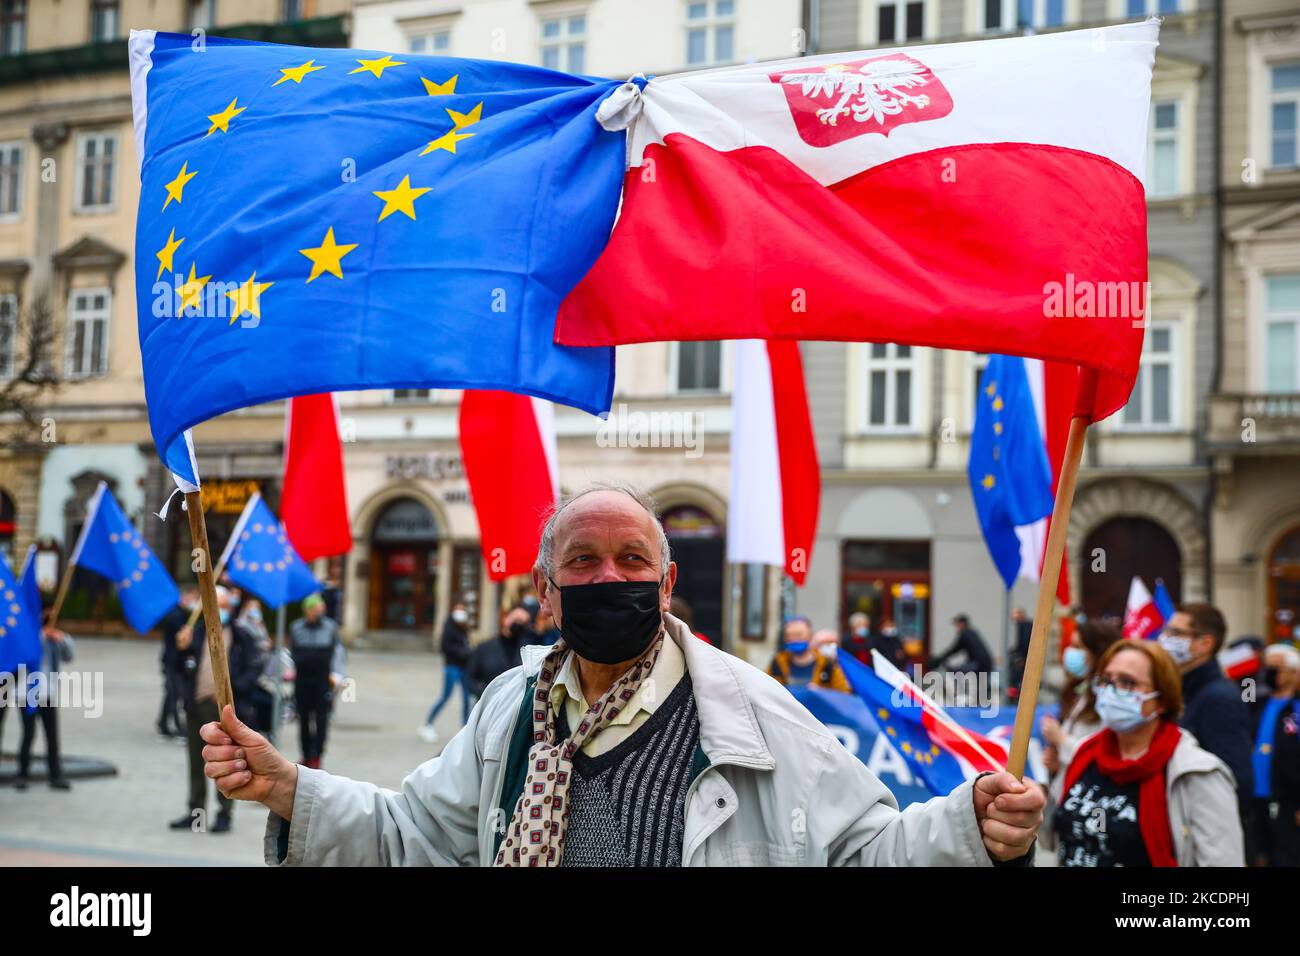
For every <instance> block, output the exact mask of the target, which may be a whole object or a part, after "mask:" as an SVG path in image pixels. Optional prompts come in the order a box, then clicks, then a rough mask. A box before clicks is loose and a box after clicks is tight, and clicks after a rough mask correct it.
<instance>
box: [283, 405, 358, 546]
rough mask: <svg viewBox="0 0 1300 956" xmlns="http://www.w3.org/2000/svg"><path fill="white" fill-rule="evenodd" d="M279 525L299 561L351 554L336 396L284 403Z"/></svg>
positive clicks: (349, 526) (350, 528) (350, 535)
mask: <svg viewBox="0 0 1300 956" xmlns="http://www.w3.org/2000/svg"><path fill="white" fill-rule="evenodd" d="M281 489H282V490H281V492H280V523H281V524H282V525H283V526H284V533H285V534H286V535H288V536H289V541H290V542H291V543H292V544H293V549H294V550H295V551H297V552H298V556H299V557H301V558H302V559H303V560H304V561H312V560H314V559H316V558H326V557H333V556H334V555H336V554H346V553H347V552H349V551H351V550H352V526H351V523H350V522H349V520H348V495H347V485H346V482H345V481H344V477H343V444H342V442H341V441H340V440H339V409H338V401H337V399H335V397H334V396H333V395H332V394H331V393H329V392H326V393H324V394H322V395H299V396H296V397H294V398H291V399H289V405H288V408H287V410H286V412H285V422H284V481H283V483H282V486H281Z"/></svg>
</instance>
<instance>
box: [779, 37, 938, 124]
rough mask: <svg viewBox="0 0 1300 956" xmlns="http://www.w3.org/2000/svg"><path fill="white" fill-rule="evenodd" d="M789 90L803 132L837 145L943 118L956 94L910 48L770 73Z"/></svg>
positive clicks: (787, 99)
mask: <svg viewBox="0 0 1300 956" xmlns="http://www.w3.org/2000/svg"><path fill="white" fill-rule="evenodd" d="M771 80H772V82H773V83H778V84H780V86H781V89H782V90H784V91H785V101H786V103H787V104H789V106H790V113H791V114H792V115H793V116H794V125H795V128H796V129H797V130H798V131H799V137H800V138H801V139H802V140H803V141H804V142H805V143H807V144H808V145H809V146H834V145H835V144H836V143H842V142H844V141H845V140H846V139H852V138H853V137H854V136H861V135H862V134H864V133H881V134H883V135H885V136H888V135H889V131H890V130H892V129H894V127H896V126H902V125H903V124H904V123H920V122H923V121H925V120H933V119H939V118H940V117H943V116H947V115H948V114H949V113H951V112H952V97H951V96H949V95H948V91H947V90H946V89H945V88H944V85H943V84H942V83H940V82H939V80H938V78H937V77H936V76H935V75H934V74H933V73H932V72H931V71H930V68H929V67H928V66H926V65H925V64H924V63H922V62H921V61H920V60H916V59H913V58H912V57H910V56H908V55H907V54H906V53H894V54H891V55H889V56H878V57H874V58H872V59H870V60H854V61H852V62H848V63H833V64H830V65H828V66H822V67H816V68H805V69H800V70H784V71H782V72H781V73H773V74H771Z"/></svg>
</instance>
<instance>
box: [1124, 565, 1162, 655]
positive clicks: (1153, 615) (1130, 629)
mask: <svg viewBox="0 0 1300 956" xmlns="http://www.w3.org/2000/svg"><path fill="white" fill-rule="evenodd" d="M1164 625H1165V619H1164V616H1163V615H1161V613H1160V608H1159V607H1157V606H1156V599H1155V598H1153V597H1152V596H1151V592H1150V590H1148V589H1147V586H1146V582H1145V581H1143V580H1142V578H1140V577H1139V576H1138V575H1136V574H1135V575H1133V582H1132V583H1131V584H1130V585H1129V586H1128V606H1127V607H1126V608H1125V609H1124V627H1123V633H1124V636H1125V637H1131V638H1139V639H1145V638H1148V637H1151V636H1153V635H1155V634H1157V633H1158V632H1159V631H1160V629H1161V628H1162V627H1164Z"/></svg>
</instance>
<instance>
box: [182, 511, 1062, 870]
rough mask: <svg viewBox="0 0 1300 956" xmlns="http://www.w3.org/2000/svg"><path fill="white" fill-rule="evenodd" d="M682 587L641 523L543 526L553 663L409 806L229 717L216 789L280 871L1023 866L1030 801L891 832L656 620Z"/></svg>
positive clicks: (821, 739) (748, 673) (817, 742)
mask: <svg viewBox="0 0 1300 956" xmlns="http://www.w3.org/2000/svg"><path fill="white" fill-rule="evenodd" d="M676 579H677V567H676V565H674V564H673V563H672V561H671V560H670V556H669V552H668V542H667V540H666V539H665V537H664V533H663V529H662V527H661V526H660V524H659V522H658V521H657V520H656V518H655V515H654V512H653V510H652V508H651V507H650V505H649V504H648V502H646V501H645V500H644V499H643V498H641V497H640V496H638V495H637V494H636V493H635V492H633V491H631V490H625V489H619V488H613V487H606V486H602V487H598V488H593V489H588V490H587V491H585V492H583V493H580V494H578V495H576V496H575V497H573V498H571V499H569V500H568V501H566V502H565V503H564V504H563V505H562V506H561V507H560V508H559V509H558V510H557V512H556V513H555V514H554V515H553V516H552V517H551V519H550V520H549V521H548V522H547V524H546V526H545V529H544V531H543V534H542V540H541V547H540V549H539V554H538V557H537V564H536V567H535V568H534V569H533V580H534V582H535V584H536V587H537V591H538V593H539V594H540V595H542V606H543V608H544V609H545V610H547V611H549V612H550V613H552V614H553V615H554V617H555V620H556V621H557V622H558V624H559V626H560V634H561V640H560V641H558V642H557V643H556V644H555V645H554V646H553V647H549V648H548V647H545V646H533V647H528V648H526V649H525V651H524V659H523V664H522V666H520V667H516V668H513V669H512V670H510V671H507V672H506V673H505V674H502V675H501V676H500V677H499V678H497V679H496V680H495V681H493V682H492V684H491V686H489V687H488V689H487V691H486V692H485V693H484V695H483V697H482V699H481V700H480V701H479V703H478V705H477V706H476V707H475V708H474V712H473V713H472V714H471V715H470V720H469V723H468V724H467V725H466V726H465V728H464V729H462V730H461V732H460V733H459V734H457V735H456V737H454V738H453V739H452V740H451V741H450V742H449V743H448V744H447V748H446V749H445V750H444V751H443V752H442V754H441V755H440V756H439V757H437V758H435V759H433V760H430V761H429V762H428V763H425V764H423V765H422V766H420V767H418V768H416V770H415V771H414V772H413V773H412V774H411V775H410V776H408V777H407V778H406V780H405V781H404V782H403V784H402V788H401V790H400V791H397V792H393V791H388V790H382V789H380V788H378V787H375V786H373V785H371V784H368V783H359V782H356V781H352V780H346V779H343V778H340V777H335V776H331V775H329V774H327V773H323V772H320V771H315V770H311V769H308V768H305V767H295V766H294V765H293V764H292V763H290V762H289V761H288V760H286V759H285V758H284V757H282V756H281V755H280V754H279V753H277V752H276V751H275V749H274V748H272V747H271V746H270V744H268V743H267V741H266V740H265V739H264V738H263V737H262V736H261V735H260V734H258V733H256V732H253V731H251V730H249V729H247V728H245V727H243V726H242V725H241V724H240V723H239V721H238V720H237V719H235V716H234V714H233V712H232V711H230V710H227V711H226V712H225V713H224V714H223V715H222V723H221V725H217V724H216V723H212V724H209V725H207V726H206V727H205V728H204V739H205V740H206V741H207V742H208V746H207V747H206V748H205V751H204V753H205V758H206V759H207V761H208V764H207V773H208V775H209V776H211V777H212V778H214V779H215V780H216V781H217V785H218V786H219V787H220V788H221V790H222V791H223V792H224V793H227V794H229V795H230V796H231V797H233V798H235V799H238V800H255V801H258V802H261V803H262V804H263V805H265V806H266V807H267V808H268V809H269V810H270V817H269V819H268V821H267V822H268V826H267V833H266V857H267V861H268V862H269V863H272V864H275V863H280V864H286V865H290V864H292V865H302V864H311V865H341V866H347V865H428V864H440V865H464V866H476V865H489V864H493V863H495V864H496V865H498V866H555V865H562V866H583V865H596V866H601V865H606V866H608V865H633V866H636V865H665V866H674V865H686V866H717V865H738V864H755V865H826V864H831V865H844V864H856V865H868V866H873V865H875V866H887V865H983V866H989V865H992V864H994V863H995V862H998V861H1012V860H1024V859H1028V858H1030V857H1029V854H1030V853H1031V850H1032V844H1033V840H1034V836H1035V833H1036V831H1037V829H1038V827H1039V824H1040V823H1041V820H1042V807H1043V797H1042V791H1041V790H1040V789H1039V788H1038V787H1034V786H1028V787H1026V786H1025V785H1023V784H1021V783H1020V782H1019V781H1017V780H1016V779H1015V778H1014V777H1012V776H1011V775H1010V774H1006V773H1002V774H995V775H988V776H983V777H980V778H978V779H977V780H975V781H973V782H968V783H966V784H963V785H962V786H960V787H958V788H957V789H956V790H955V791H953V793H952V794H950V795H949V796H947V797H942V798H937V799H934V800H931V801H929V802H928V803H926V804H924V805H917V806H913V807H909V808H908V809H907V810H906V811H904V812H902V813H900V812H899V811H898V807H897V804H896V803H895V801H894V798H893V796H892V795H891V794H890V793H889V791H888V790H887V789H885V787H884V786H883V785H882V784H881V783H880V781H879V780H877V779H876V777H875V776H874V775H873V774H872V773H871V772H870V771H869V770H868V769H867V768H866V767H865V766H864V765H863V764H862V763H861V762H859V761H858V760H857V758H856V757H854V756H853V755H852V754H850V753H849V752H848V751H847V750H846V749H845V748H844V747H843V746H842V745H841V744H840V743H839V741H838V740H837V739H836V738H835V737H834V736H833V735H832V734H831V733H830V732H829V731H827V730H826V729H825V728H824V727H823V726H822V725H821V724H820V723H818V722H817V721H816V720H815V719H813V717H812V716H811V715H810V714H809V713H808V712H807V711H806V710H805V709H804V708H803V707H802V706H801V705H799V704H798V703H797V702H796V701H795V700H794V699H793V698H792V697H791V696H790V694H788V693H787V692H786V691H785V689H784V688H782V687H781V686H780V685H779V684H778V683H777V682H776V681H774V680H772V679H771V678H769V677H768V676H767V675H765V674H763V673H762V672H761V671H759V670H757V669H755V668H753V667H751V666H749V665H748V664H746V663H744V662H742V661H740V660H738V659H737V658H735V657H732V656H731V655H729V654H726V653H723V652H722V651H719V650H717V649H716V648H714V647H712V646H710V645H708V644H706V643H705V642H703V641H698V640H695V639H694V638H692V637H691V635H690V632H689V631H688V630H687V629H686V628H685V627H684V626H683V625H682V624H681V622H680V621H678V620H677V619H676V618H673V617H672V616H671V615H668V614H667V613H666V610H667V608H668V606H669V602H670V600H671V598H672V590H673V585H674V583H675V582H676Z"/></svg>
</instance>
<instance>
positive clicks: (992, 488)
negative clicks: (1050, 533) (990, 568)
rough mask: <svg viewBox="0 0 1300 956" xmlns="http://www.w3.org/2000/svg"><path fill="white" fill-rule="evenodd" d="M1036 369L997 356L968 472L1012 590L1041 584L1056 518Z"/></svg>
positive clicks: (988, 539) (979, 400) (984, 389)
mask: <svg viewBox="0 0 1300 956" xmlns="http://www.w3.org/2000/svg"><path fill="white" fill-rule="evenodd" d="M1028 361H1029V360H1027V359H1022V358H1020V357H1019V356H1016V355H990V356H989V361H988V365H987V366H986V367H985V369H984V374H983V375H982V376H981V377H980V390H979V395H978V396H976V406H975V428H974V429H973V430H972V432H971V439H970V457H969V459H968V460H967V464H966V474H967V476H968V477H969V479H970V489H971V495H972V497H973V498H974V500H975V513H976V515H978V517H979V522H980V528H981V530H982V531H983V532H984V542H985V544H986V545H987V546H988V549H989V554H990V555H991V556H992V558H993V563H994V564H995V565H996V566H997V569H998V573H999V574H1000V575H1001V576H1002V583H1003V584H1005V585H1006V586H1007V587H1008V588H1010V587H1011V586H1012V585H1013V584H1015V582H1016V578H1017V577H1021V576H1024V577H1028V578H1031V579H1033V580H1037V578H1038V571H1039V566H1040V565H1041V564H1042V560H1043V545H1044V541H1045V537H1046V536H1045V534H1044V533H1043V531H1044V528H1045V525H1046V522H1045V521H1044V520H1043V519H1045V518H1047V516H1048V515H1050V514H1051V513H1052V501H1053V498H1052V469H1051V467H1050V465H1049V464H1048V461H1047V447H1046V445H1045V444H1044V443H1043V433H1042V430H1041V429H1040V426H1039V416H1038V413H1037V412H1036V410H1035V401H1034V395H1033V392H1032V390H1031V389H1030V384H1029V378H1028V376H1027V374H1026V370H1025V366H1026V364H1027V362H1028ZM1038 364H1040V365H1041V363H1038Z"/></svg>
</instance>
